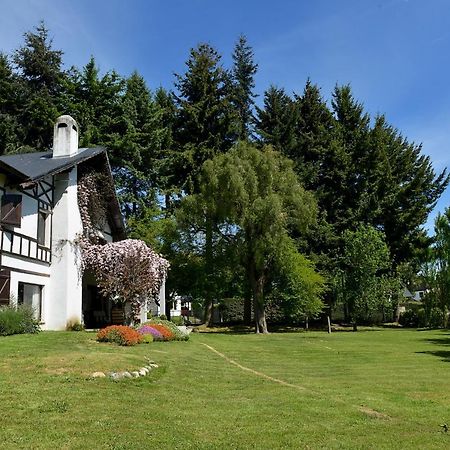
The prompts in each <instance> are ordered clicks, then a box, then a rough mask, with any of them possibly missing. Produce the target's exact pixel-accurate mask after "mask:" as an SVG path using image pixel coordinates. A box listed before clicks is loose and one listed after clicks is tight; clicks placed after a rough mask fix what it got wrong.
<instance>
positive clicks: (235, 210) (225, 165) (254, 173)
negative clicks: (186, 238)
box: [182, 143, 316, 333]
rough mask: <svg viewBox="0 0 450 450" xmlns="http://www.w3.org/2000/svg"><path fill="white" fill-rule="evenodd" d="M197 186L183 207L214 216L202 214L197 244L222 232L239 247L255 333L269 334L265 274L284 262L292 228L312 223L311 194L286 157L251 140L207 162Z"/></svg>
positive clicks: (266, 278) (313, 210)
mask: <svg viewBox="0 0 450 450" xmlns="http://www.w3.org/2000/svg"><path fill="white" fill-rule="evenodd" d="M199 187H200V189H199V193H198V194H195V195H190V196H187V197H186V198H185V199H184V200H183V202H182V208H183V209H184V210H186V211H190V214H192V213H193V211H197V214H198V215H200V216H201V217H204V216H206V215H209V217H210V218H213V219H214V220H206V217H205V220H204V221H205V223H212V224H213V225H212V229H210V230H207V229H205V234H204V235H203V236H199V237H197V239H198V241H199V242H201V240H204V239H206V238H207V237H208V236H206V233H212V235H213V236H214V239H213V241H216V240H217V241H219V240H218V239H216V238H218V237H220V236H221V237H222V238H223V239H227V240H228V241H229V242H230V243H231V242H232V245H235V246H237V248H238V249H239V256H240V262H241V264H242V266H243V267H244V269H245V274H246V278H247V282H248V284H249V286H251V291H252V299H253V311H254V315H255V325H256V332H257V333H267V323H266V316H265V310H264V304H265V301H264V299H265V292H266V288H267V286H268V281H269V275H270V273H271V272H272V271H273V270H275V269H276V268H279V266H280V261H282V260H283V255H282V254H281V255H280V250H281V249H283V248H285V247H286V243H287V242H290V243H291V244H293V243H292V242H291V241H290V237H289V233H290V230H292V229H296V230H298V231H302V230H303V231H306V229H307V227H308V226H309V225H310V224H311V223H312V222H313V221H314V219H315V213H316V202H315V200H314V197H313V196H312V194H310V193H309V192H307V191H305V190H304V189H303V187H302V186H301V185H300V184H299V182H298V179H297V176H296V175H295V173H294V171H293V170H292V163H291V162H290V161H289V160H288V159H286V158H284V157H282V156H281V155H280V154H279V153H277V152H275V151H274V150H273V149H272V148H271V147H264V148H263V149H258V148H256V147H255V146H253V145H252V144H249V143H240V144H237V145H236V146H235V147H233V149H232V150H230V151H229V152H228V153H226V154H223V155H218V156H216V157H215V158H213V159H212V160H209V161H206V162H205V163H204V165H203V167H202V172H201V176H200V181H199ZM199 205H201V207H199ZM291 248H292V247H291ZM288 267H290V265H288V264H287V265H286V268H288Z"/></svg>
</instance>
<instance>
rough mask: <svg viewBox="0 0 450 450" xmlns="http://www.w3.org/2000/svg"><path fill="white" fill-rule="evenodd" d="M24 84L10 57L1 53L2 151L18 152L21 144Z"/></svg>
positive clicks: (0, 142)
mask: <svg viewBox="0 0 450 450" xmlns="http://www.w3.org/2000/svg"><path fill="white" fill-rule="evenodd" d="M21 93H22V86H21V84H20V81H19V80H18V77H17V76H16V75H15V74H14V73H13V71H12V67H11V65H10V63H9V60H8V57H7V56H6V55H4V54H1V53H0V153H1V154H3V153H11V152H16V151H17V148H18V147H19V146H20V144H21V128H20V126H19V122H18V115H19V111H20V104H21V102H22V98H21Z"/></svg>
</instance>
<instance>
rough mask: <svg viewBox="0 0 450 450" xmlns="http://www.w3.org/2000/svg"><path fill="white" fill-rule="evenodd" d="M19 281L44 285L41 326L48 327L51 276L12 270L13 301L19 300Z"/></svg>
mask: <svg viewBox="0 0 450 450" xmlns="http://www.w3.org/2000/svg"><path fill="white" fill-rule="evenodd" d="M19 282H22V283H30V284H37V285H39V286H42V299H41V328H42V329H43V330H46V329H48V320H47V314H48V312H49V304H48V303H49V302H48V300H49V290H50V288H49V285H50V278H49V277H43V276H39V275H31V274H26V273H21V272H14V271H11V281H10V286H11V287H10V292H11V299H12V301H13V302H17V298H18V290H19Z"/></svg>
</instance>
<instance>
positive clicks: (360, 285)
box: [342, 225, 391, 331]
mask: <svg viewBox="0 0 450 450" xmlns="http://www.w3.org/2000/svg"><path fill="white" fill-rule="evenodd" d="M343 263H344V268H345V269H346V270H345V272H344V273H343V280H344V282H343V292H342V297H343V301H344V304H345V306H346V308H347V312H348V316H349V319H350V320H351V322H352V323H353V329H354V331H356V330H357V324H358V323H360V321H366V320H370V319H371V318H373V314H374V313H375V312H377V311H380V310H381V309H382V305H383V303H384V301H385V300H386V298H387V297H388V295H389V293H388V292H386V291H387V290H386V288H385V287H386V281H387V280H388V278H387V277H386V273H387V271H388V269H389V268H390V266H391V261H390V255H389V249H388V246H387V245H386V243H385V241H384V236H383V233H382V232H380V231H378V230H376V229H375V228H373V227H371V226H367V225H364V226H360V227H358V229H357V230H356V231H350V230H347V231H345V233H344V255H343Z"/></svg>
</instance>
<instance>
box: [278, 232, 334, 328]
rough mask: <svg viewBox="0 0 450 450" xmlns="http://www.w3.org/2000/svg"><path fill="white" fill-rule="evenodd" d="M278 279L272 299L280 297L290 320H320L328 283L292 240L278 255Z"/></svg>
mask: <svg viewBox="0 0 450 450" xmlns="http://www.w3.org/2000/svg"><path fill="white" fill-rule="evenodd" d="M277 259H278V261H277V266H278V271H279V276H278V277H277V279H276V280H275V286H274V287H273V292H272V296H273V297H276V296H279V298H280V299H281V303H282V307H283V310H284V314H285V317H286V318H287V319H288V320H294V321H295V320H301V319H307V318H309V319H313V318H317V317H318V316H319V314H320V313H321V312H322V310H323V302H322V297H323V294H324V291H325V280H324V278H323V277H322V275H320V273H318V272H317V271H316V268H315V266H314V264H313V262H312V261H310V260H309V259H308V258H306V257H305V256H304V255H302V254H301V253H299V252H298V251H297V249H296V248H295V246H294V243H293V242H292V241H291V240H287V241H286V243H285V245H283V246H282V247H281V248H280V249H279V253H278V255H277Z"/></svg>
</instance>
